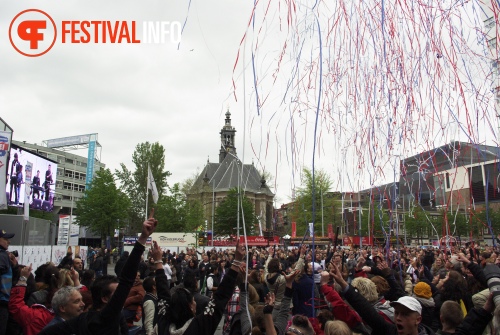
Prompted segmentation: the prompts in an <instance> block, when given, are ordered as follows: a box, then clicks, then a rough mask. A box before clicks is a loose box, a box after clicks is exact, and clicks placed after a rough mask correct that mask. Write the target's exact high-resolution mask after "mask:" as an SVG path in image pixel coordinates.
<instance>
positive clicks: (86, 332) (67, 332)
mask: <svg viewBox="0 0 500 335" xmlns="http://www.w3.org/2000/svg"><path fill="white" fill-rule="evenodd" d="M143 252H144V246H143V245H142V244H140V243H139V242H136V243H135V245H134V249H133V250H132V252H131V253H130V256H129V258H128V259H127V263H126V264H125V266H124V267H123V270H122V273H121V274H120V277H119V284H118V287H117V288H116V290H115V293H114V294H113V296H112V297H111V299H110V300H109V302H108V304H107V305H106V306H105V307H104V308H103V309H102V310H100V311H94V310H93V311H90V312H87V313H82V314H80V316H78V317H76V318H74V319H71V320H68V321H65V322H61V323H58V324H55V325H53V326H51V327H48V328H45V329H44V330H42V332H41V333H40V334H41V335H50V334H53V335H71V334H75V335H101V334H102V335H118V334H122V332H123V331H127V332H128V329H123V328H124V327H126V326H124V325H123V324H122V317H121V311H122V309H123V304H124V303H125V300H126V299H127V296H128V294H129V292H130V289H131V288H132V285H133V284H134V281H135V277H136V274H137V268H138V265H139V261H140V259H141V255H142V253H143ZM165 278H166V277H165ZM120 324H122V326H120Z"/></svg>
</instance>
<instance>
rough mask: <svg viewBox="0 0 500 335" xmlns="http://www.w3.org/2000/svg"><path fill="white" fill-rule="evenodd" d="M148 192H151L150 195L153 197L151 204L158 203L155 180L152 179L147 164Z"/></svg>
mask: <svg viewBox="0 0 500 335" xmlns="http://www.w3.org/2000/svg"><path fill="white" fill-rule="evenodd" d="M148 190H151V195H152V196H153V202H154V203H155V204H156V203H157V202H158V190H157V189H156V184H155V180H154V178H153V173H152V172H151V167H150V166H149V164H148Z"/></svg>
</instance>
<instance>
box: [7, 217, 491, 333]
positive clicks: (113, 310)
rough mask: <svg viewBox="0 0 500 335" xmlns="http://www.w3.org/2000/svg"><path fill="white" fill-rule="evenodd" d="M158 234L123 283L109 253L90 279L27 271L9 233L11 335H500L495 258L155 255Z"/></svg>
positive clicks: (449, 253) (92, 266) (261, 252)
mask: <svg viewBox="0 0 500 335" xmlns="http://www.w3.org/2000/svg"><path fill="white" fill-rule="evenodd" d="M156 225H157V222H156V220H155V219H154V218H150V219H148V220H146V221H145V222H144V223H143V227H142V232H141V234H140V237H139V239H138V241H137V242H136V244H135V245H134V246H133V249H132V251H131V252H130V253H128V252H123V253H122V255H121V256H120V258H119V259H117V261H116V263H115V274H116V276H114V275H108V274H107V273H106V272H105V271H104V270H103V263H105V264H106V266H105V267H106V268H107V261H104V259H103V258H104V255H105V254H106V253H107V252H106V251H104V250H97V251H96V253H95V255H92V257H91V258H90V259H89V262H88V266H87V267H88V268H87V269H85V266H84V261H83V260H82V259H80V258H79V257H78V256H76V257H73V255H71V254H68V255H67V256H66V257H65V258H64V259H63V260H62V261H61V263H60V264H59V265H58V266H56V265H54V264H50V263H48V264H44V265H42V266H40V267H38V268H37V269H32V268H31V265H30V264H25V265H20V264H18V263H17V260H16V257H15V256H14V255H13V254H11V253H9V252H8V247H9V240H10V239H11V238H12V237H13V235H12V234H8V233H6V232H5V231H3V230H0V279H1V280H0V335H3V334H9V335H11V334H12V335H16V334H24V335H35V334H42V335H49V334H58V335H59V334H63V335H64V334H68V335H69V334H92V335H97V334H124V335H125V334H137V335H139V334H146V335H151V334H161V335H189V334H207V335H208V334H214V333H215V332H216V330H217V328H218V326H219V325H220V324H221V322H222V324H223V327H222V332H223V334H225V335H229V334H243V335H247V334H266V335H275V334H277V335H285V334H286V335H291V334H294V335H313V334H317V335H322V334H325V335H344V334H345V335H348V334H374V335H376V334H384V335H385V334H399V335H432V334H445V335H446V334H478V335H479V334H485V335H486V334H500V313H499V312H498V311H497V310H496V309H495V298H498V296H496V295H499V294H500V293H499V292H500V267H499V265H498V264H499V263H500V257H498V253H497V251H496V250H495V249H494V248H492V247H485V248H482V249H479V248H459V247H453V246H451V247H447V248H442V249H439V250H437V249H436V250H424V249H422V248H419V247H403V248H399V249H396V248H376V247H364V248H351V249H348V250H346V249H338V248H335V247H334V246H331V245H330V246H328V247H323V248H313V247H312V246H310V245H301V246H300V247H296V248H292V249H290V250H288V249H284V248H281V247H277V246H271V247H267V248H245V246H243V245H237V246H236V248H229V249H226V250H221V249H216V248H212V249H207V250H203V251H198V250H196V249H194V248H187V249H185V250H182V251H181V252H179V253H176V252H170V250H162V249H161V248H160V247H159V246H158V245H157V243H156V242H154V241H153V244H152V246H151V248H149V249H146V241H147V239H148V237H149V236H150V235H151V233H152V232H153V231H154V229H155V227H156ZM108 257H109V253H108ZM495 294H496V295H495ZM499 299H500V298H498V299H497V300H499ZM497 302H498V301H497ZM499 310H500V309H499Z"/></svg>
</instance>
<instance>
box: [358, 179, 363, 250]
mask: <svg viewBox="0 0 500 335" xmlns="http://www.w3.org/2000/svg"><path fill="white" fill-rule="evenodd" d="M358 217H359V247H360V248H362V247H363V235H362V234H361V227H362V224H361V191H360V190H359V184H358Z"/></svg>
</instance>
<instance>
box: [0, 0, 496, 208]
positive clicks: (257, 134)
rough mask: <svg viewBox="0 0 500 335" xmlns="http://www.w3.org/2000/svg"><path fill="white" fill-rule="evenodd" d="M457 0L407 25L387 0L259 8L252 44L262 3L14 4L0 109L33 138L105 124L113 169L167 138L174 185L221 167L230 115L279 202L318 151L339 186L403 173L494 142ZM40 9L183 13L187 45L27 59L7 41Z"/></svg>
mask: <svg viewBox="0 0 500 335" xmlns="http://www.w3.org/2000/svg"><path fill="white" fill-rule="evenodd" d="M268 3H269V4H270V6H269V8H268V7H267V5H268ZM446 3H447V2H446V1H445V2H442V1H441V2H439V6H437V7H435V8H431V9H426V11H425V12H424V9H422V8H420V9H418V8H417V9H414V10H415V12H419V11H420V14H422V13H423V15H416V14H415V17H414V18H409V17H407V16H405V15H409V14H408V13H409V12H410V11H408V8H399V9H398V8H393V7H392V5H389V4H387V8H386V10H387V13H386V15H385V16H381V10H380V7H379V5H380V4H379V2H377V1H368V2H362V4H359V3H358V2H354V3H351V2H347V1H340V2H335V3H331V4H327V3H326V2H323V1H317V2H316V1H296V2H290V1H275V2H262V3H259V5H258V8H257V10H256V14H257V15H256V19H255V22H250V28H249V30H248V32H247V33H248V34H247V39H246V40H243V43H241V42H242V38H243V36H244V35H245V32H246V31H247V27H249V19H250V17H251V14H252V8H253V1H248V0H203V1H202V0H192V1H187V0H162V1H160V0H158V1H156V0H155V1H153V0H145V1H131V0H124V1H102V0H101V1H95V0H91V1H83V0H80V1H76V0H73V1H53V0H44V1H42V2H40V1H22V2H20V1H8V2H6V1H4V2H3V3H2V5H1V9H2V10H1V11H0V64H1V65H2V66H1V67H0V111H1V112H0V113H1V117H2V118H3V119H4V120H5V121H6V122H7V123H8V124H9V125H10V126H11V127H12V128H13V129H14V137H13V138H14V139H15V140H18V141H27V142H30V143H41V142H42V141H43V140H47V139H52V138H59V137H65V136H72V135H80V134H87V133H98V135H99V142H100V144H101V145H102V157H101V159H102V161H103V162H104V163H105V164H106V165H107V167H108V168H110V169H111V170H112V171H114V169H115V168H117V167H118V166H119V164H120V163H121V162H123V163H125V164H126V165H127V166H128V167H129V168H132V165H131V155H132V153H133V150H134V147H135V145H136V144H138V143H140V142H144V141H150V142H156V141H158V142H160V143H161V144H162V145H163V146H164V147H165V150H166V167H167V169H168V170H169V171H170V172H171V173H172V176H171V178H170V179H169V183H171V184H173V183H174V182H182V181H184V180H185V179H186V178H188V177H191V176H192V175H193V174H195V173H196V172H199V171H200V170H201V169H202V168H203V166H204V164H205V163H206V161H207V158H208V157H210V161H212V162H214V161H217V160H218V151H219V147H220V141H219V131H220V129H221V127H222V126H223V124H224V117H225V116H224V114H225V112H226V109H227V108H229V110H230V112H231V113H232V122H233V126H234V127H236V130H237V133H236V136H237V140H236V144H237V151H238V154H239V156H240V158H242V159H243V160H244V162H245V163H251V162H252V161H254V162H255V164H256V165H257V167H258V168H259V170H262V169H265V170H267V171H269V172H270V173H271V174H272V175H273V176H274V177H275V180H274V181H273V182H274V183H273V184H272V186H276V187H277V188H276V192H277V195H278V196H277V205H278V206H279V205H281V203H285V202H288V200H289V199H290V197H291V196H292V191H291V190H292V188H293V187H294V186H298V185H299V184H300V169H301V167H302V166H307V167H311V166H312V162H313V155H312V152H313V149H315V150H316V151H315V152H316V156H315V166H316V167H318V168H322V169H324V170H326V171H327V172H328V173H329V174H330V175H331V176H332V179H333V181H334V185H333V187H334V189H333V190H343V191H348V190H355V189H362V188H368V187H369V186H370V185H374V184H377V183H379V184H380V183H383V182H390V181H392V180H396V179H399V177H397V172H395V171H396V170H397V167H398V166H399V159H400V158H401V157H404V156H408V155H413V154H416V153H417V152H419V151H422V150H428V149H430V148H433V147H435V146H439V145H442V144H444V143H448V142H449V141H450V140H452V139H461V140H471V141H473V142H475V143H486V144H491V145H496V141H495V138H496V135H495V134H496V132H497V130H496V120H495V118H494V110H493V108H492V103H491V92H490V86H489V85H490V84H489V83H490V82H491V73H489V61H488V59H487V57H486V52H485V48H484V41H482V40H481V39H480V37H478V35H479V34H478V33H477V29H482V27H481V25H482V19H481V18H480V12H479V11H478V8H479V7H478V2H477V1H470V2H468V3H467V4H465V5H463V6H461V7H459V6H456V5H453V4H454V2H451V1H450V2H449V7H446V6H447V4H446ZM290 4H294V5H295V6H293V7H287V6H288V5H290ZM339 4H340V5H339ZM342 4H343V6H342ZM364 6H366V7H364ZM28 8H36V9H40V10H43V11H46V12H47V13H48V14H49V15H50V16H51V17H52V18H53V19H54V21H55V22H56V25H57V28H58V30H59V31H58V33H59V34H60V33H61V31H60V29H61V21H63V20H81V21H83V20H127V21H132V20H135V21H138V22H140V24H142V22H143V21H170V22H172V21H176V22H180V23H181V24H183V23H184V21H185V20H186V19H187V22H186V25H185V30H184V32H183V34H182V40H181V43H180V45H178V44H176V43H165V44H162V45H154V44H149V45H148V44H143V43H142V44H109V43H108V44H62V43H61V39H60V35H59V36H58V39H57V41H56V43H55V45H54V47H53V48H52V49H51V50H50V51H49V52H48V53H47V54H45V55H43V56H40V57H34V58H31V57H25V56H22V55H20V54H19V53H18V52H16V51H15V50H14V48H13V47H12V46H11V44H10V42H9V38H8V27H9V25H10V23H11V21H12V19H13V18H14V16H16V15H17V14H18V13H19V12H21V11H22V10H25V9H28ZM392 14H393V15H392ZM337 19H338V20H337ZM429 22H430V23H429ZM455 24H456V26H455ZM433 25H434V27H433ZM478 27H479V28H478ZM433 29H437V30H436V31H437V33H436V34H429V31H432V30H433ZM138 31H139V37H142V27H138ZM320 32H321V33H320ZM412 34H416V35H412ZM320 40H321V44H320V42H319V41H320ZM245 41H246V42H245ZM356 41H357V42H356ZM457 41H458V42H457ZM417 42H418V43H417ZM356 43H357V44H356ZM355 44H356V45H355ZM417 44H418V45H419V46H418V47H417V46H415V45H417ZM353 45H355V46H353ZM470 48H475V49H474V50H475V51H474V52H473V51H472V50H471V49H470ZM252 57H254V59H253V62H252ZM235 64H236V69H235V70H234V72H233V66H234V65H235ZM320 65H322V66H320ZM254 74H255V77H254ZM319 78H323V79H322V80H319ZM476 81H477V82H476ZM255 82H257V86H255V85H254V84H255ZM233 83H234V86H233ZM255 87H257V88H258V90H257V92H256V90H255ZM234 88H236V91H234ZM408 91H410V92H412V93H411V94H409V93H408ZM257 94H258V97H259V102H260V105H259V108H257V107H256V106H257V102H256V100H257V99H256V97H257ZM318 100H320V108H319V110H320V112H319V113H318V114H316V111H317V109H316V107H317V103H318ZM409 101H411V102H409ZM406 106H411V108H410V107H406ZM410 109H411V110H412V111H409V110H410ZM316 115H318V119H317V121H316ZM316 124H317V128H316V130H315V125H316ZM314 140H316V142H315V141H314ZM315 143H316V146H315ZM82 154H85V153H84V152H82Z"/></svg>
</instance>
